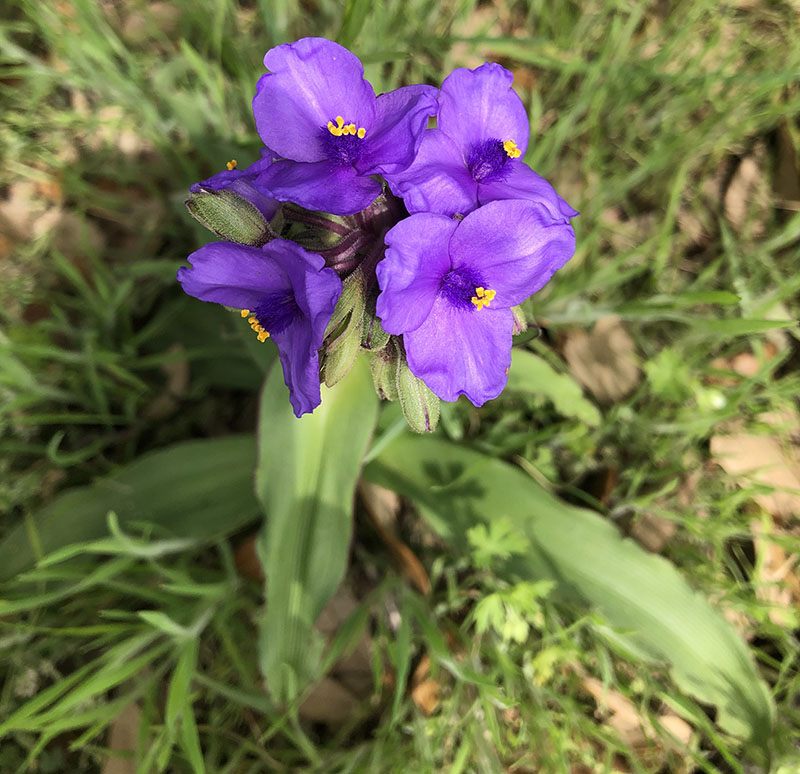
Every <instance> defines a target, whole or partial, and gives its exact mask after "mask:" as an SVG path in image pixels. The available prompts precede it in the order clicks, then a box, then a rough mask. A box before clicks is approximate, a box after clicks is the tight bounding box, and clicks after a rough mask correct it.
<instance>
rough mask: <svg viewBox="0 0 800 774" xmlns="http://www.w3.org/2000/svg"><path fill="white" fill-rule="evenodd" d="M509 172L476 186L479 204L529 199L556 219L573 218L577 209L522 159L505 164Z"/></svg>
mask: <svg viewBox="0 0 800 774" xmlns="http://www.w3.org/2000/svg"><path fill="white" fill-rule="evenodd" d="M507 167H508V169H509V172H508V173H507V174H506V175H505V179H504V180H502V181H498V182H494V183H483V184H481V185H479V186H478V199H479V200H480V203H481V204H486V203H487V202H493V201H497V200H498V199H530V200H531V201H534V202H539V203H540V204H543V205H544V206H545V207H547V209H548V211H549V212H550V214H551V215H552V216H553V218H554V219H556V220H561V221H566V220H569V219H570V218H574V217H575V216H576V215H577V214H578V211H577V210H575V209H573V208H572V207H570V206H569V204H567V203H566V202H565V201H564V200H563V199H562V198H561V197H560V196H559V195H558V194H557V193H556V190H555V188H553V186H552V185H550V183H548V182H547V180H545V179H544V178H543V177H542V176H541V175H538V174H536V172H534V171H533V170H532V169H531V168H530V167H529V166H528V165H527V164H525V163H523V162H522V161H516V160H511V161H509V163H508V165H507Z"/></svg>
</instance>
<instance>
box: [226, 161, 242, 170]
mask: <svg viewBox="0 0 800 774" xmlns="http://www.w3.org/2000/svg"><path fill="white" fill-rule="evenodd" d="M238 163H239V162H238V161H236V159H231V160H230V161H229V162H228V163H227V164H226V165H225V166H226V167H227V168H228V169H229V170H231V169H236V165H237V164H238Z"/></svg>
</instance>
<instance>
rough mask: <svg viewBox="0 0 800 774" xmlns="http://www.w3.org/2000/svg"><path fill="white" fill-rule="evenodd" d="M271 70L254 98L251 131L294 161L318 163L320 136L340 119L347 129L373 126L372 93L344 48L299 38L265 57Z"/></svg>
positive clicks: (321, 40) (360, 67)
mask: <svg viewBox="0 0 800 774" xmlns="http://www.w3.org/2000/svg"><path fill="white" fill-rule="evenodd" d="M264 64H265V66H266V67H267V69H268V70H269V71H270V73H268V74H267V75H263V76H261V79H260V80H259V82H258V86H257V88H256V96H255V97H254V98H253V113H254V115H255V119H256V127H257V129H258V133H259V134H260V135H261V139H262V140H263V141H264V144H265V145H266V146H267V147H269V148H272V149H273V150H274V151H275V153H276V154H277V155H279V156H283V157H285V158H288V159H292V160H294V161H320V160H321V159H322V158H324V152H323V150H322V146H321V144H320V132H321V131H322V130H324V129H325V127H327V125H328V121H333V122H334V123H335V122H336V117H337V116H342V117H343V119H344V122H345V123H346V124H349V123H354V124H356V126H358V127H359V128H360V127H364V128H365V129H366V131H367V133H369V132H370V130H371V129H372V127H373V125H374V122H375V92H374V91H373V89H372V86H370V84H369V83H368V82H367V81H366V80H365V79H364V67H363V65H362V64H361V62H360V61H359V60H358V58H357V57H356V56H355V55H353V54H351V53H350V52H349V51H348V50H347V49H346V48H343V47H342V46H340V45H339V44H338V43H334V42H332V41H330V40H325V38H302V39H301V40H298V41H296V42H295V43H287V44H284V45H281V46H276V47H275V48H273V49H271V50H270V51H268V52H267V55H266V56H265V57H264Z"/></svg>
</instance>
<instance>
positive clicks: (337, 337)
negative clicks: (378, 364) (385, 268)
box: [322, 272, 364, 387]
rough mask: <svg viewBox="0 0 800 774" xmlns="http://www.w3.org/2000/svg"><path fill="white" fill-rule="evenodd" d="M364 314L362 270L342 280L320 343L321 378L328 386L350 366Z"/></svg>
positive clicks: (356, 352) (360, 336)
mask: <svg viewBox="0 0 800 774" xmlns="http://www.w3.org/2000/svg"><path fill="white" fill-rule="evenodd" d="M363 317H364V280H363V277H362V275H361V272H355V273H354V274H351V275H350V276H349V277H348V278H347V279H346V280H345V281H344V283H343V286H342V295H341V296H339V301H338V302H337V304H336V309H335V310H334V312H333V316H332V317H331V320H330V322H329V323H328V328H327V330H326V335H325V342H324V343H323V346H322V350H323V363H322V378H323V379H324V380H325V384H327V385H328V387H332V386H333V385H334V384H336V383H337V382H338V381H340V380H341V379H342V378H343V377H344V376H345V375H346V374H347V372H348V371H349V370H350V368H351V367H352V365H353V362H354V361H355V359H356V356H357V355H358V353H359V351H360V349H361V339H362V335H363V333H362V321H363Z"/></svg>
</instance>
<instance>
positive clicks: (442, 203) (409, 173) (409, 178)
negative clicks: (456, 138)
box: [386, 129, 478, 215]
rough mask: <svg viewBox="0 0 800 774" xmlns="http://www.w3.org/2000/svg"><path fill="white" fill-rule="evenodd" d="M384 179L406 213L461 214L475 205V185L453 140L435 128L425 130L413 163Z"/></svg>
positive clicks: (476, 194) (476, 192)
mask: <svg viewBox="0 0 800 774" xmlns="http://www.w3.org/2000/svg"><path fill="white" fill-rule="evenodd" d="M386 182H387V183H388V184H389V188H391V190H392V193H393V194H395V196H400V197H402V199H403V200H404V203H405V205H406V209H408V211H409V212H438V213H441V214H442V215H455V214H456V213H460V214H462V215H464V214H466V213H468V212H471V211H472V210H474V209H475V207H477V206H478V184H477V183H476V182H475V181H474V180H473V179H472V175H470V173H469V171H468V170H467V168H466V166H465V164H464V159H463V158H462V156H461V152H460V151H459V150H458V148H457V147H456V145H455V143H454V142H453V141H452V140H451V139H450V138H449V137H448V136H447V135H446V134H444V133H443V132H441V131H439V130H438V129H429V130H428V131H426V132H425V134H424V135H423V137H422V144H421V145H420V147H419V152H418V153H417V158H416V159H415V160H414V163H413V164H412V165H411V166H410V167H409V168H408V169H407V170H405V172H400V173H399V174H396V175H387V176H386Z"/></svg>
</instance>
